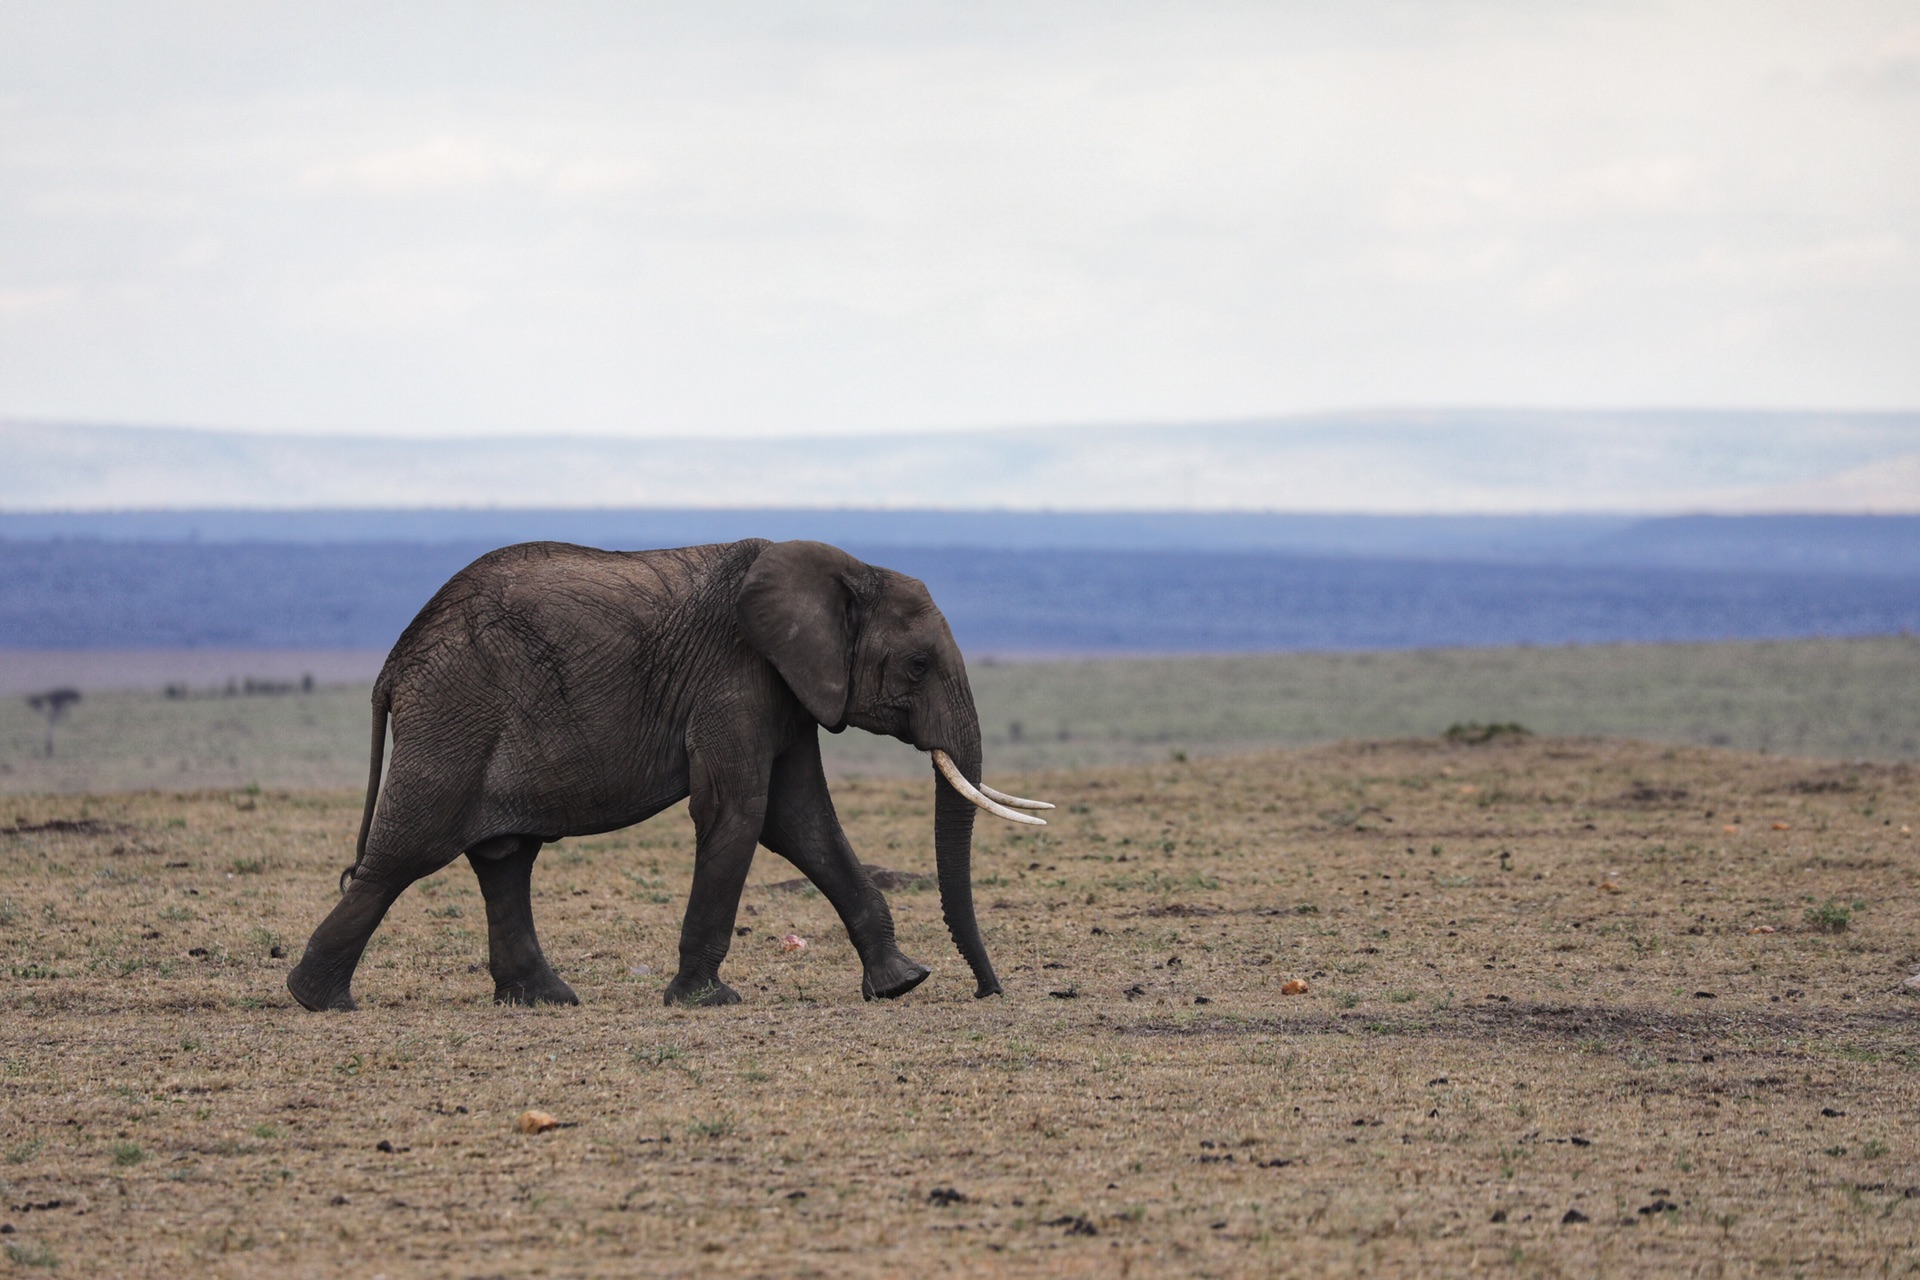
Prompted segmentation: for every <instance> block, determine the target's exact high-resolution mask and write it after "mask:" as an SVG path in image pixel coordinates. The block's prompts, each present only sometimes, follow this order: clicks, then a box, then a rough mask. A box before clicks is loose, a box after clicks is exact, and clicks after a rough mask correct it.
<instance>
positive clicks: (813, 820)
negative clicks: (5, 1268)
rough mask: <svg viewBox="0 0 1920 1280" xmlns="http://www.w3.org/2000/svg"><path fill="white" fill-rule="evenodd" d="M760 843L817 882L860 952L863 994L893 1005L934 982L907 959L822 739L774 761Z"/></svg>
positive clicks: (811, 736) (805, 742)
mask: <svg viewBox="0 0 1920 1280" xmlns="http://www.w3.org/2000/svg"><path fill="white" fill-rule="evenodd" d="M760 841H761V843H763V844H765V845H766V846H767V848H769V849H771V850H773V851H774V852H775V853H777V854H779V855H780V856H781V857H783V858H785V859H786V860H787V861H789V862H791V863H792V864H793V865H794V866H796V867H798V868H800V870H801V871H802V872H803V873H804V874H805V875H806V877H807V879H809V880H811V881H813V884H814V887H815V888H817V889H819V890H820V892H821V893H822V894H823V895H825V897H826V899H827V901H828V902H831V903H832V904H833V909H834V910H835V911H837V912H839V913H840V922H841V923H842V924H844V925H846V927H847V936H848V937H849V938H850V939H852V940H853V948H854V950H855V951H857V952H859V953H860V966H861V975H860V994H861V995H862V996H864V997H865V998H866V999H868V1000H872V999H874V998H875V997H876V996H877V997H880V998H881V999H887V1000H890V999H892V998H894V997H895V996H903V995H905V994H907V992H909V991H911V990H913V989H914V988H915V987H917V986H919V985H920V984H921V983H922V982H924V981H925V980H926V978H927V974H928V973H929V970H928V969H927V966H925V965H923V964H921V963H920V962H919V961H917V960H910V959H908V958H907V957H906V956H904V955H902V954H901V952H900V948H899V946H898V945H897V944H896V943H895V941H894V936H893V913H892V912H891V911H889V910H888V909H887V900H886V898H885V897H883V896H881V893H880V890H879V889H877V888H875V887H874V883H873V879H872V877H870V876H868V875H867V872H866V868H864V867H862V866H861V865H860V859H859V858H858V857H857V856H855V854H854V852H853V845H852V844H851V843H849V842H848V840H847V833H846V831H845V830H844V829H842V827H841V826H840V817H839V815H838V814H836V813H835V812H834V809H833V795H832V793H831V792H829V791H828V790H827V777H826V771H825V770H824V769H822V768H821V765H820V739H819V737H818V735H817V734H808V735H807V736H806V737H804V738H802V739H801V740H800V741H799V742H797V743H795V744H794V745H793V746H792V747H791V748H789V749H788V750H787V752H786V754H785V755H782V756H781V757H780V758H779V759H778V760H776V761H774V766H773V777H772V780H771V783H770V785H769V789H768V794H767V823H766V827H765V828H764V829H763V830H762V831H761V833H760Z"/></svg>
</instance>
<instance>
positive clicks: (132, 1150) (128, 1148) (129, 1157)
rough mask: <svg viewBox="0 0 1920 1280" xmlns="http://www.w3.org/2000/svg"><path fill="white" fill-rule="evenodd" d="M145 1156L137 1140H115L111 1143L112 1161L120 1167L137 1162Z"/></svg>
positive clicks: (126, 1166)
mask: <svg viewBox="0 0 1920 1280" xmlns="http://www.w3.org/2000/svg"><path fill="white" fill-rule="evenodd" d="M146 1158H147V1153H146V1152H144V1151H142V1150H141V1149H140V1144H139V1143H137V1142H116V1143H114V1144H113V1162H114V1164H116V1165H118V1166H120V1167H121V1168H123V1169H124V1168H128V1167H130V1166H132V1165H136V1164H139V1163H140V1162H141V1161H142V1160H145V1159H146Z"/></svg>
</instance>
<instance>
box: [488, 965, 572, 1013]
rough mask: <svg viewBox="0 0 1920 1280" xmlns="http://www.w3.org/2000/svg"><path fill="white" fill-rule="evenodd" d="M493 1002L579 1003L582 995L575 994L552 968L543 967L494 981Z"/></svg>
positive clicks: (527, 1003)
mask: <svg viewBox="0 0 1920 1280" xmlns="http://www.w3.org/2000/svg"><path fill="white" fill-rule="evenodd" d="M493 1002H494V1003H495V1004H525V1005H534V1004H579V1003H580V997H579V996H577V995H575V994H573V988H572V987H570V986H568V985H567V984H566V983H565V982H562V981H561V980H560V975H559V974H557V973H555V972H554V971H553V970H552V969H545V968H543V969H541V970H539V971H537V972H535V973H530V974H527V975H526V976H525V977H521V978H514V979H511V980H507V981H502V980H500V979H497V978H496V979H495V980H494V983H493Z"/></svg>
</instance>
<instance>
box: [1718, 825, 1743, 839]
mask: <svg viewBox="0 0 1920 1280" xmlns="http://www.w3.org/2000/svg"><path fill="white" fill-rule="evenodd" d="M1720 830H1721V831H1723V832H1724V833H1726V834H1727V835H1730V836H1737V835H1739V834H1740V824H1739V823H1737V822H1729V823H1728V824H1727V825H1726V826H1724V827H1722V828H1720Z"/></svg>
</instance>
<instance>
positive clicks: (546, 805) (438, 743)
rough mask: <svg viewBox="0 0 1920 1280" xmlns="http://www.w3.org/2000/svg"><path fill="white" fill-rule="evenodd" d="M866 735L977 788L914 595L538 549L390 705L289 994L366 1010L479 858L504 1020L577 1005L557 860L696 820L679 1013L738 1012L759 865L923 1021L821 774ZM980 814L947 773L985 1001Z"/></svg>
mask: <svg viewBox="0 0 1920 1280" xmlns="http://www.w3.org/2000/svg"><path fill="white" fill-rule="evenodd" d="M389 716H391V719H392V726H393V759H392V761H391V763H390V764H389V765H388V767H387V773H386V785H385V787H384V788H382V787H381V785H380V768H381V754H382V747H383V744H384V738H385V732H386V722H387V719H388V717H389ZM847 725H853V726H856V727H858V728H861V729H866V730H869V731H870V732H873V733H884V734H889V735H891V736H893V737H896V738H899V739H901V740H902V741H905V742H910V743H912V744H913V745H914V746H916V747H918V748H920V749H922V750H930V749H932V748H935V747H938V748H941V749H944V750H945V751H946V752H947V753H948V754H949V755H951V756H952V757H953V759H954V762H955V763H956V764H958V765H959V767H960V769H961V771H962V772H963V773H964V774H965V775H966V776H967V777H968V778H969V779H972V780H975V781H977V780H978V779H979V777H980V723H979V719H978V717H977V716H976V714H975V712H974V706H973V694H972V691H971V690H970V689H969V688H968V687H967V673H966V667H965V664H964V663H963V662H962V661H961V658H960V650H959V648H958V646H956V645H955V644H954V640H953V634H952V632H951V631H949V630H948V629H947V622H946V619H945V618H943V617H942V616H941V615H940V611H939V610H938V609H937V608H935V607H934V604H933V600H932V598H931V597H930V596H929V595H928V594H927V589H926V587H925V586H923V585H922V584H921V583H919V582H918V581H916V580H915V579H913V578H909V577H906V576H905V575H904V574H899V573H895V572H893V571H891V570H888V569H881V568H876V567H875V566H873V565H869V564H863V563H861V562H860V561H858V560H855V559H854V558H853V557H852V556H849V555H848V554H846V553H845V552H844V551H840V550H838V549H837V548H834V547H829V546H826V545H825V544H823V543H818V542H781V543H768V542H765V541H762V540H760V539H752V540H748V541H745V542H732V543H722V544H717V545H714V546H705V547H686V548H682V549H680V550H674V551H631V552H611V551H596V550H592V549H590V548H587V547H576V546H569V545H567V544H564V543H556V542H532V543H525V544H522V545H519V546H512V547H504V548H502V549H501V550H498V551H495V552H492V553H490V554H488V555H485V556H482V557H481V558H480V559H478V560H476V561H474V563H472V564H471V565H468V566H467V567H466V568H465V569H462V570H461V571H460V572H459V573H457V574H455V575H454V577H453V578H452V579H451V580H450V581H449V582H448V583H447V584H446V586H444V587H442V588H441V589H440V591H439V592H438V593H437V594H436V595H435V596H434V597H433V599H432V600H430V601H429V602H428V603H427V606H426V608H424V609H422V610H421V611H420V616H419V617H417V618H415V619H414V620H413V624H412V625H411V626H409V627H408V628H407V630H406V632H405V633H404V634H403V635H402V636H401V637H400V639H399V642H398V643H396V644H395V645H394V648H393V652H392V654H390V655H389V656H388V658H387V663H386V666H385V668H384V669H383V670H382V671H381V673H380V678H379V680H378V682H377V683H376V684H375V686H374V693H373V749H372V764H371V772H370V776H369V778H368V782H367V808H366V813H365V816H364V817H363V819H362V823H361V830H360V844H359V856H358V859H357V861H356V862H355V864H354V866H353V867H352V868H351V869H350V870H349V872H348V873H347V875H346V876H345V877H343V879H344V892H343V893H342V895H341V898H340V901H339V903H338V905H336V906H335V907H334V908H333V910H332V912H331V913H330V914H328V916H327V918H326V919H325V920H324V921H322V922H321V924H320V927H319V928H317V929H316V930H314V933H313V937H312V938H311V939H310V940H309V941H308V943H307V950H306V954H305V955H304V956H302V957H301V960H300V963H299V964H298V965H297V966H296V967H295V968H294V970H293V972H292V973H290V974H289V975H288V977H287V987H288V989H289V990H290V991H292V992H293V995H294V997H295V998H296V999H298V1000H299V1001H300V1003H301V1004H303V1005H305V1006H306V1007H307V1008H309V1009H343V1010H344V1009H352V1008H354V1007H355V1006H354V1000H353V994H352V982H353V971H354V967H355V966H356V965H357V964H358V963H359V960H360V955H361V952H362V951H364V950H365V948H366V945H367V940H368V938H370V937H371V936H372V934H373V931H374V929H375V928H376V927H378V925H379V923H380V920H381V918H382V917H383V916H384V915H385V914H386V912H387V908H389V907H390V906H392V905H393V902H394V900H395V899H396V898H398V897H399V896H400V894H401V893H402V892H403V891H404V890H405V889H406V887H407V886H408V885H410V884H412V883H413V882H414V881H415V880H418V879H420V878H422V877H423V876H428V875H431V874H433V873H434V872H435V871H438V870H439V869H440V868H442V867H444V866H446V865H447V864H448V863H450V862H452V861H453V860H454V859H455V858H458V857H459V856H460V855H461V854H463V853H464V854H465V855H466V857H467V861H468V862H469V863H471V864H472V866H473V871H474V874H475V875H476V876H478V877H479V880H480V892H481V894H482V896H483V897H484V898H485V899H486V904H487V946H488V953H489V967H490V968H491V970H492V972H493V982H494V998H495V999H496V1000H497V1001H500V1002H502V1003H507V1004H543V1003H545V1004H577V1003H579V1001H578V998H577V997H576V996H575V995H574V993H573V990H572V988H570V987H568V986H567V984H566V983H565V982H563V981H561V979H560V977H559V975H557V974H556V973H554V971H553V969H552V967H551V966H550V965H549V964H548V963H547V959H546V956H545V955H544V954H542V952H541V950H540V942H539V939H538V938H537V937H536V936H535V935H534V929H533V912H532V907H531V904H530V903H529V900H528V883H529V878H530V876H531V875H532V872H533V862H534V858H535V857H536V856H537V855H538V854H539V852H540V846H541V845H542V844H543V843H546V842H548V841H552V840H558V839H560V838H562V837H564V836H581V835H590V834H593V833H595V832H601V831H612V830H615V829H617V828H620V827H625V826H629V825H631V824H633V823H636V822H639V821H641V820H643V819H645V818H648V817H651V816H652V815H654V814H656V813H658V812H660V811H661V810H662V809H665V808H666V807H667V806H669V805H671V804H674V803H676V802H677V801H679V800H681V799H684V798H688V797H691V800H692V803H691V805H690V808H691V811H692V814H693V822H694V828H695V833H696V849H695V853H694V864H693V892H692V894H691V896H690V897H689V899H688V902H687V914H686V919H685V923H684V924H683V925H682V927H681V931H680V968H679V972H678V973H676V974H675V975H674V978H673V981H672V982H671V983H669V984H668V985H667V991H666V999H667V1003H668V1004H697V1005H718V1004H734V1003H737V1002H738V1001H739V999H740V997H739V995H738V993H736V992H735V991H734V990H733V989H732V988H730V987H728V986H727V985H726V984H725V983H724V982H722V981H721V980H720V963H721V961H722V960H724V959H725V958H726V955H727V948H728V946H729V944H730V943H731V942H732V940H733V924H734V915H735V912H736V911H737V910H738V908H739V904H740V892H741V888H742V886H743V884H744V883H745V881H746V876H747V869H748V866H749V865H750V863H751V862H752V860H753V853H754V848H755V846H756V845H757V844H764V845H766V846H767V848H769V849H772V850H773V851H774V852H775V853H778V854H780V855H781V856H782V857H784V858H786V859H787V860H788V861H790V862H792V863H793V864H794V865H795V866H796V867H798V868H800V870H801V871H802V872H803V873H805V875H806V876H807V878H808V879H810V880H811V881H812V882H813V883H814V884H815V885H816V886H818V888H819V889H820V892H821V893H822V894H823V895H825V897H826V898H827V900H828V901H829V902H831V903H832V904H833V907H834V909H835V910H836V911H838V912H839V913H840V919H841V920H842V921H843V922H844V923H845V925H846V928H847V933H848V936H850V937H851V938H852V939H853V945H854V948H855V949H856V950H857V951H858V952H859V955H860V961H861V965H862V967H863V970H864V973H863V976H862V980H861V991H862V993H863V994H865V995H866V996H867V997H868V998H869V999H871V998H873V997H875V996H880V997H893V996H900V995H904V994H906V993H907V992H908V991H911V990H912V989H913V988H914V987H916V986H918V985H919V984H920V982H921V980H922V979H924V978H925V977H926V976H927V969H926V967H925V966H923V965H921V964H918V963H916V962H915V961H913V960H909V959H908V958H907V957H906V956H904V955H902V954H901V953H900V949H899V948H898V947H897V946H896V945H895V944H894V934H893V917H892V915H891V913H890V912H889V911H888V909H887V903H886V899H885V898H883V897H881V895H880V892H879V890H878V889H876V888H875V887H874V886H873V883H872V880H871V879H870V878H869V877H868V875H867V873H866V871H865V870H864V869H863V868H862V867H861V865H860V860H859V859H858V858H857V857H855V856H854V852H853V848H852V846H851V845H849V844H848V843H847V837H846V834H845V833H844V832H843V831H842V830H841V829H840V820H839V818H838V817H837V816H836V815H835V814H834V809H833V798H832V797H831V796H830V795H829V794H828V792H827V784H826V778H825V776H824V775H823V774H822V772H821V767H820V740H819V728H820V726H825V727H826V728H828V729H829V730H832V731H834V732H838V731H839V730H841V729H842V728H844V727H845V726H847ZM376 797H377V805H376ZM973 814H974V809H973V806H972V805H971V804H969V803H968V802H967V800H966V799H965V798H964V797H962V796H961V795H960V794H959V793H958V792H956V791H955V790H954V789H953V788H952V787H951V786H949V785H948V784H947V782H946V780H945V779H944V778H941V777H939V775H938V774H937V773H936V774H935V795H934V852H935V860H936V865H937V868H938V872H939V882H940V899H941V906H942V908H943V910H944V913H945V916H946V920H947V927H948V929H949V931H950V932H951V933H952V935H953V939H954V942H955V944H956V945H957V946H958V947H959V949H960V953H961V954H962V955H963V956H965V957H966V960H967V963H968V964H969V965H970V966H971V967H972V969H973V974H974V978H975V981H976V995H979V996H987V995H993V994H996V993H998V992H999V990H1000V983H999V980H998V979H997V978H996V977H995V976H994V972H993V966H992V964H991V963H990V962H989V961H988V959H987V953H986V948H985V946H984V945H983V944H982V942H981V940H980V930H979V927H978V925H977V923H976V921H975V919H974V910H973V887H972V878H971V873H970V863H971V858H972V836H973Z"/></svg>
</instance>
